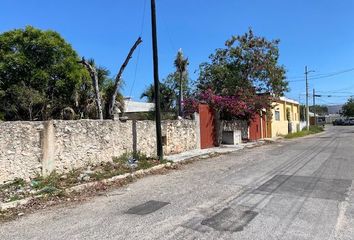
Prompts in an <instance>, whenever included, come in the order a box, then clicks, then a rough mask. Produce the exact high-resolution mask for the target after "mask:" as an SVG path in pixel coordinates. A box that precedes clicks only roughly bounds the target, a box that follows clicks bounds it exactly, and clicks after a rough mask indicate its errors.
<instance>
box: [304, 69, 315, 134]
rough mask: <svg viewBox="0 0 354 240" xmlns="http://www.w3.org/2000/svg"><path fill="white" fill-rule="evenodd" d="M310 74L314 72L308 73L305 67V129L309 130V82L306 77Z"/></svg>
mask: <svg viewBox="0 0 354 240" xmlns="http://www.w3.org/2000/svg"><path fill="white" fill-rule="evenodd" d="M310 72H314V71H308V70H307V66H305V79H306V129H307V130H310V110H309V81H308V78H307V75H308V74H309V73H310Z"/></svg>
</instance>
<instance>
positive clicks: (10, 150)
mask: <svg viewBox="0 0 354 240" xmlns="http://www.w3.org/2000/svg"><path fill="white" fill-rule="evenodd" d="M198 128H199V126H198V124H197V122H196V121H193V120H175V121H163V123H162V135H163V139H164V143H165V146H164V153H165V154H166V155H169V154H174V153H179V152H183V151H187V150H191V149H195V148H197V147H198V143H197V141H198V139H199V138H198V136H197V131H198ZM155 135H156V128H155V122H154V121H127V122H120V121H111V120H104V121H96V120H80V121H59V120H55V121H49V122H0V183H1V182H4V181H7V180H12V179H14V178H16V177H19V178H24V179H29V178H31V177H34V176H35V175H36V174H49V173H50V172H51V171H53V170H56V171H58V172H66V171H69V170H70V169H74V168H79V167H84V166H86V165H87V164H90V163H98V162H102V161H111V160H112V157H114V156H119V155H121V154H123V153H125V152H132V151H133V149H135V150H137V151H140V152H142V153H145V154H147V155H148V156H154V155H156V139H155Z"/></svg>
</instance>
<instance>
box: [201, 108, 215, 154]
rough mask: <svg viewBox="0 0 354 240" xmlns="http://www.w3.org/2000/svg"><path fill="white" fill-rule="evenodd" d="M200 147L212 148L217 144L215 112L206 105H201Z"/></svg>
mask: <svg viewBox="0 0 354 240" xmlns="http://www.w3.org/2000/svg"><path fill="white" fill-rule="evenodd" d="M199 119H200V147H201V148H202V149H204V148H211V147H214V146H215V145H214V143H215V121H214V111H213V109H212V108H210V107H209V106H208V105H206V104H200V105H199Z"/></svg>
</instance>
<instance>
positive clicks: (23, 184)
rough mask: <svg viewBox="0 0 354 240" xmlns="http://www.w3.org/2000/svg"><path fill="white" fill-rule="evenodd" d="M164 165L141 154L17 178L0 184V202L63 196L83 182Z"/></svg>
mask: <svg viewBox="0 0 354 240" xmlns="http://www.w3.org/2000/svg"><path fill="white" fill-rule="evenodd" d="M161 163H166V161H163V162H160V161H158V160H157V159H156V158H150V157H147V156H146V155H145V154H143V153H140V152H137V153H128V152H127V153H124V154H122V155H121V156H119V157H113V158H112V161H111V162H102V163H100V164H96V165H93V164H91V165H88V166H87V167H86V168H81V169H72V170H70V171H69V172H67V173H60V174H59V173H57V172H55V171H54V172H52V173H51V174H50V175H49V176H46V177H43V176H40V175H39V174H38V176H36V177H35V178H33V179H31V180H30V181H28V182H27V181H25V180H23V179H21V178H16V179H15V180H13V181H11V182H8V183H6V184H3V185H0V203H8V202H12V201H16V200H21V199H24V198H27V197H36V196H37V197H38V196H58V197H61V196H64V197H65V196H66V195H67V194H66V189H68V188H70V187H73V186H77V185H80V184H83V183H88V182H95V181H100V180H103V179H108V178H111V177H114V176H119V175H122V174H126V173H133V172H135V171H138V170H141V169H148V168H151V167H153V166H156V165H159V164H161Z"/></svg>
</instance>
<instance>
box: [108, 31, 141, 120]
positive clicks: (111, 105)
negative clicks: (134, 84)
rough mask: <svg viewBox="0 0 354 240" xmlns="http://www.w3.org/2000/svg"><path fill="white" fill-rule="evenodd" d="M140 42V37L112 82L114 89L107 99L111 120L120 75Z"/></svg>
mask: <svg viewBox="0 0 354 240" xmlns="http://www.w3.org/2000/svg"><path fill="white" fill-rule="evenodd" d="M141 42H142V40H141V37H139V38H138V39H137V40H136V41H135V43H134V45H133V46H132V48H131V49H130V51H129V53H128V55H127V57H126V58H125V61H124V62H123V64H122V66H121V67H120V69H119V72H118V74H117V76H116V78H115V82H114V87H113V92H112V95H111V96H110V98H109V105H108V106H109V115H110V116H111V118H113V115H114V107H115V101H116V97H117V92H118V88H119V84H120V82H121V78H122V74H123V71H124V69H125V67H126V66H127V65H128V63H129V60H130V59H131V57H132V55H133V53H134V51H135V49H136V48H137V47H138V45H139V44H140V43H141Z"/></svg>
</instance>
